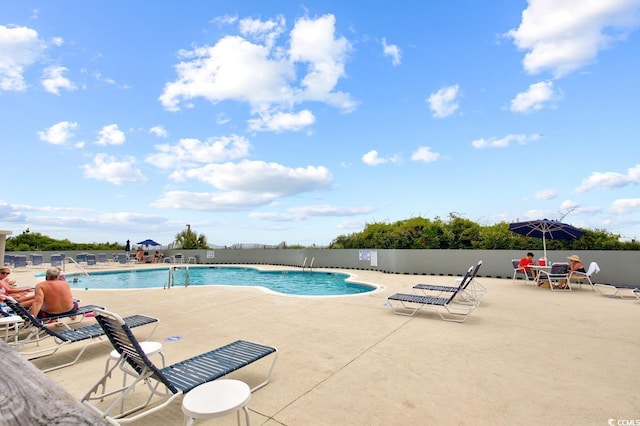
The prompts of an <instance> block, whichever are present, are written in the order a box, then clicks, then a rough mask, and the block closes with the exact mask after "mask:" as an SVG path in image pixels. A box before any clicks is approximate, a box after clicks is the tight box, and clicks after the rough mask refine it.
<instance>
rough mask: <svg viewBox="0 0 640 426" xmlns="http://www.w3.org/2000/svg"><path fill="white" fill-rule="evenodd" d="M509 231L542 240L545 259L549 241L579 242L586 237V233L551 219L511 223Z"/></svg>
mask: <svg viewBox="0 0 640 426" xmlns="http://www.w3.org/2000/svg"><path fill="white" fill-rule="evenodd" d="M509 231H512V232H515V233H516V234H520V235H524V236H525V237H533V238H542V247H543V249H544V258H545V259H547V239H551V240H577V239H578V238H580V237H582V235H584V231H582V230H581V229H578V228H576V227H575V226H573V225H569V224H568V223H563V222H558V221H557V220H549V219H537V220H529V221H526V222H514V223H510V224H509Z"/></svg>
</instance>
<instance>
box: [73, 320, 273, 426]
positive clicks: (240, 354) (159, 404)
mask: <svg viewBox="0 0 640 426" xmlns="http://www.w3.org/2000/svg"><path fill="white" fill-rule="evenodd" d="M95 316H96V320H97V321H98V323H99V324H100V325H101V326H102V328H103V329H104V331H105V333H106V335H107V336H108V337H109V340H110V341H111V343H112V344H113V346H114V348H115V349H116V350H117V351H118V353H120V355H121V362H118V363H116V364H115V365H114V366H113V367H111V368H110V369H109V370H108V371H107V372H105V374H104V375H103V376H102V377H101V378H100V380H98V382H97V383H96V384H95V385H94V386H93V387H92V388H91V389H89V391H88V392H87V393H86V394H85V395H84V396H83V397H82V399H81V401H82V402H83V403H84V404H85V405H87V406H88V407H90V408H91V409H92V410H94V411H96V412H97V413H98V414H99V415H100V416H101V417H103V418H104V419H105V420H106V421H108V422H109V423H112V424H115V425H118V424H125V423H130V422H135V421H137V420H139V419H140V418H142V417H144V416H147V415H149V414H151V413H155V412H157V411H159V410H161V409H163V408H165V407H166V406H167V405H169V404H171V402H172V401H173V400H174V399H176V398H177V397H179V396H181V395H183V394H186V393H187V392H189V391H190V390H192V389H194V388H195V387H197V386H198V385H200V384H203V383H207V382H210V381H213V380H216V379H218V378H220V377H224V376H226V375H227V374H230V373H232V372H234V371H236V370H238V369H240V368H242V367H245V366H247V365H249V364H251V363H253V362H255V361H258V360H260V359H263V358H266V357H267V356H269V355H272V354H273V355H274V356H273V362H272V363H271V366H270V367H269V371H268V373H267V376H266V378H265V379H264V380H263V381H262V382H261V383H259V384H258V385H255V386H254V387H253V388H252V389H251V392H253V391H255V390H257V389H260V388H261V387H263V386H265V385H266V384H267V383H268V382H269V380H270V379H271V374H272V373H273V368H274V366H275V363H276V360H277V358H278V350H277V349H276V348H274V347H271V346H265V345H262V344H259V343H255V342H249V341H247V340H237V341H235V342H232V343H229V344H227V345H225V346H222V347H219V348H217V349H214V350H211V351H209V352H206V353H203V354H201V355H198V356H195V357H192V358H189V359H186V360H184V361H180V362H177V363H175V364H172V365H170V366H167V367H164V368H160V369H159V368H157V367H156V366H155V365H154V364H153V362H152V361H151V360H149V358H148V357H147V355H146V354H145V353H144V350H142V348H141V347H140V343H139V342H138V340H137V339H136V338H135V336H134V335H133V333H132V332H131V330H130V328H129V327H128V326H127V324H126V323H125V322H124V321H123V319H122V318H121V317H120V316H118V315H117V314H115V313H113V312H108V311H105V310H103V309H96V310H95ZM125 363H126V364H127V365H126V366H125V365H124V364H125ZM118 366H121V368H122V367H124V368H128V369H133V370H134V371H136V372H137V374H138V376H137V378H136V379H135V380H133V382H132V383H130V384H128V385H125V386H122V387H118V388H117V389H114V390H110V391H107V392H106V393H105V392H104V391H100V389H104V383H105V381H106V380H107V379H108V378H109V377H110V376H111V372H112V371H113V370H114V369H115V368H117V367H118ZM142 381H144V382H145V383H146V385H147V388H148V390H149V395H148V397H147V398H146V399H145V400H144V402H142V403H141V404H139V405H137V406H135V407H133V408H128V409H127V410H123V408H122V407H123V403H124V402H125V399H126V398H127V396H128V395H129V394H131V392H133V390H134V387H135V385H136V384H138V383H140V382H142ZM113 396H115V397H116V398H115V400H113V401H111V399H113V398H110V400H109V401H107V404H108V405H107V407H106V408H105V409H101V408H100V407H98V406H97V405H94V403H92V401H96V400H100V401H103V400H104V399H105V398H108V397H113ZM154 397H156V398H155V399H156V400H158V399H159V401H155V402H152V400H153V399H154ZM141 399H144V398H136V401H139V400H141ZM132 414H133V415H132Z"/></svg>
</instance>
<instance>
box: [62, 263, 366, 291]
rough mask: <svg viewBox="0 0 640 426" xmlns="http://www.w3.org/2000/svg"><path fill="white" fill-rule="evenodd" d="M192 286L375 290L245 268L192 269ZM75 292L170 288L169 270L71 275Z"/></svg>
mask: <svg viewBox="0 0 640 426" xmlns="http://www.w3.org/2000/svg"><path fill="white" fill-rule="evenodd" d="M188 274H189V285H190V286H194V285H195V286H197V285H236V286H261V287H265V288H268V289H269V290H272V291H275V292H278V293H283V294H293V295H300V296H337V295H348V294H359V293H366V292H370V291H373V290H375V289H376V288H375V287H374V286H371V285H368V284H360V283H352V282H346V279H347V278H348V277H349V276H348V275H347V274H340V273H335V272H319V271H313V272H310V271H304V272H303V271H259V270H257V269H253V268H244V267H218V266H216V267H210V266H190V267H189V268H188ZM186 275H187V268H185V267H179V268H177V269H175V270H174V271H173V285H174V286H176V287H182V286H184V283H185V280H186ZM67 280H68V281H69V284H70V285H71V287H72V288H83V289H133V288H158V287H166V286H167V285H168V282H169V268H162V269H146V270H135V271H131V270H127V271H109V272H90V275H89V276H87V275H78V274H68V275H67Z"/></svg>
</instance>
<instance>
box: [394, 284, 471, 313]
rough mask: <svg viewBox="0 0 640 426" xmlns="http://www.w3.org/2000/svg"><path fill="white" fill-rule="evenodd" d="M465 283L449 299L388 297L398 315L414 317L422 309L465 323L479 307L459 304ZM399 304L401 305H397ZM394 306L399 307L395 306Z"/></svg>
mask: <svg viewBox="0 0 640 426" xmlns="http://www.w3.org/2000/svg"><path fill="white" fill-rule="evenodd" d="M464 285H465V282H464V281H461V282H460V285H459V286H458V288H457V289H456V290H455V291H452V292H451V293H450V296H449V297H438V296H426V295H419V294H415V293H394V294H392V295H391V296H389V297H387V300H388V302H389V306H390V307H391V310H392V311H393V312H394V313H396V314H398V315H407V316H414V315H416V314H417V313H418V312H420V310H421V309H427V310H432V311H435V312H437V313H438V315H440V318H442V319H443V320H445V321H454V322H465V321H466V319H467V318H468V317H469V315H471V312H473V310H474V309H475V308H476V307H477V306H478V302H477V301H463V302H462V303H461V302H457V301H456V300H455V299H456V297H457V296H459V294H460V292H461V291H463V290H462V287H463V286H464ZM397 302H399V303H397ZM394 304H396V305H399V306H397V307H396V306H394Z"/></svg>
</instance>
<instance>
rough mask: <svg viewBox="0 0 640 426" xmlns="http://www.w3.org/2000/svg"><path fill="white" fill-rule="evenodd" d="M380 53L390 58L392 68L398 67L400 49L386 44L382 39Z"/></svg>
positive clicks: (384, 39) (385, 40)
mask: <svg viewBox="0 0 640 426" xmlns="http://www.w3.org/2000/svg"><path fill="white" fill-rule="evenodd" d="M382 52H383V53H384V55H385V56H390V57H391V63H392V64H393V66H394V67H395V66H398V65H400V59H401V58H400V56H401V55H400V48H399V47H398V46H396V45H395V44H387V39H386V38H383V39H382Z"/></svg>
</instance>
